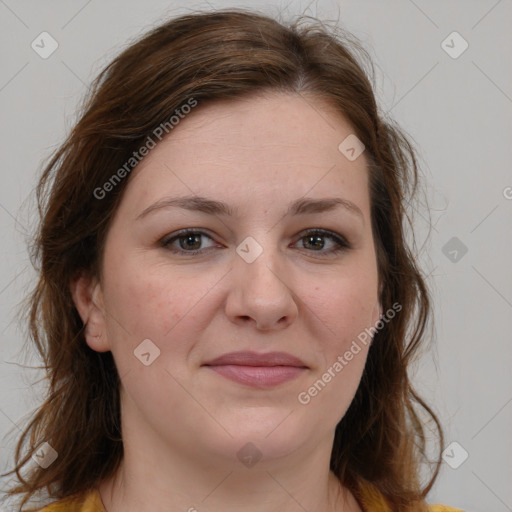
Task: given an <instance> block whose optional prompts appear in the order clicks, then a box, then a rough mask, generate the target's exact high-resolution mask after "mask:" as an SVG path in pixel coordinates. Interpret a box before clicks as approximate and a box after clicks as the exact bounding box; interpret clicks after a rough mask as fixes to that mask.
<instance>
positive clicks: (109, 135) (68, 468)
mask: <svg viewBox="0 0 512 512" xmlns="http://www.w3.org/2000/svg"><path fill="white" fill-rule="evenodd" d="M374 77H375V73H374V67H373V64H372V62H371V58H370V56H369V54H368V52H367V51H366V50H365V49H364V48H363V46H362V45H361V43H360V42H359V41H358V40H357V39H356V38H355V37H354V36H352V35H350V34H349V33H347V32H346V31H344V30H342V29H341V28H340V27H339V26H338V25H336V24H335V25H334V26H330V27H328V26H327V25H326V24H325V23H320V22H318V20H315V19H314V18H313V19H312V18H310V17H307V16H301V17H298V18H297V19H296V20H295V21H293V23H288V24H284V23H280V22H278V21H277V20H275V19H272V18H270V17H267V16H265V15H263V14H260V13H256V12H252V11H248V10H244V9H229V10H220V11H213V12H196V13H193V14H187V15H183V16H181V17H178V18H175V19H172V20H170V21H167V22H166V23H164V24H162V25H160V26H158V27H157V28H154V29H152V30H151V31H150V32H149V33H147V34H146V35H144V36H143V37H142V38H140V39H139V40H138V41H137V42H135V43H133V44H131V45H130V46H129V47H128V48H126V49H125V50H124V51H123V52H122V53H121V54H120V55H119V56H118V57H117V58H115V60H113V61H112V62H111V63H110V64H109V65H108V66H106V68H105V69H104V70H103V71H102V72H101V73H100V74H99V76H98V77H97V78H96V80H95V81H94V82H93V84H92V87H91V89H90V91H89V95H88V97H87V99H86V101H85V102H84V104H83V106H82V112H81V117H80V119H79V121H78V122H77V124H76V125H75V127H74V128H73V130H72V131H71V133H70V135H69V136H68V137H67V139H66V140H65V142H64V143H63V145H62V146H61V147H60V148H59V149H58V150H57V151H56V153H55V154H54V155H53V156H52V157H51V159H50V160H49V162H48V164H47V166H46V167H45V168H44V171H43V174H42V176H41V178H40V181H39V184H38V187H37V201H38V205H39V214H40V225H39V227H38V232H37V237H36V241H35V244H34V246H33V248H32V257H33V262H34V264H35V266H36V268H37V271H38V276H39V280H38V282H37V284H36V286H35V288H34V290H33V293H32V294H31V296H30V297H29V310H30V312H29V317H30V319H29V326H30V335H31V336H30V337H31V340H32V341H33V343H34V344H35V347H36V348H37V350H38V352H39V353H40V355H41V357H42V360H43V362H44V366H43V367H44V369H45V370H46V372H47V377H48V386H49V387H48V391H47V396H46V397H45V398H46V399H45V401H44V403H43V404H42V406H41V407H40V408H38V410H37V411H36V412H35V413H34V416H33V418H32V419H31V420H30V422H29V423H28V425H27V426H26V428H25V430H24V431H23V434H22V435H21V437H20V438H19V440H18V443H17V448H16V453H15V456H14V457H15V461H14V465H15V467H14V469H13V470H12V471H10V472H9V473H7V474H14V473H16V477H17V483H16V486H13V487H12V488H11V489H10V490H9V491H8V494H9V496H14V495H20V494H21V495H22V497H23V499H22V500H20V501H21V504H20V510H21V509H22V507H23V506H24V505H25V504H26V503H27V502H28V501H29V500H30V499H31V497H33V496H34V495H35V494H36V493H38V492H41V491H43V490H46V491H47V492H48V494H49V496H50V497H51V498H55V499H61V498H64V497H67V496H69V495H72V494H75V493H82V492H87V491H89V490H91V489H93V488H95V487H96V486H97V485H98V483H99V482H100V481H101V480H102V479H104V478H107V477H109V476H110V475H112V473H113V472H115V471H116V469H117V468H118V466H119V463H120V461H121V460H122V457H123V444H122V434H121V426H120V403H119V386H120V380H119V376H118V373H117V370H116V367H115V364H114V360H113V357H112V354H111V353H110V352H105V353H99V352H96V351H94V350H92V349H90V348H89V347H88V345H87V343H86V342H85V338H84V325H83V323H82V321H81V319H80V316H79V315H78V312H77V310H76V308H75V306H74V303H73V300H72V297H71V292H70V283H71V282H72V281H73V280H74V278H75V277H76V276H77V274H78V273H79V272H87V273H89V274H90V275H94V276H100V272H101V261H102V248H103V245H104V241H105V235H106V233H107V230H108V228H109V224H110V221H111V219H112V217H113V214H114V212H115V211H116V208H117V206H118V204H119V201H120V199H121V197H122V194H123V190H124V188H125V187H126V185H127V183H128V181H129V176H128V177H126V178H125V179H122V180H119V183H116V186H115V187H111V188H112V190H109V192H108V193H106V194H103V195H104V197H102V198H98V197H97V195H98V194H95V193H94V191H95V190H97V189H98V187H100V188H101V187H103V185H104V184H105V183H106V182H107V181H108V180H109V179H110V178H111V177H112V176H113V174H114V173H116V171H117V170H118V169H119V168H121V166H123V164H125V162H127V161H128V160H129V159H130V157H131V156H132V154H133V152H134V151H137V150H138V149H139V148H140V147H141V146H142V145H143V144H144V141H146V140H147V137H148V136H150V135H151V134H152V133H154V130H155V128H157V127H158V126H159V125H160V124H161V123H163V122H165V121H168V120H169V119H170V117H171V116H172V115H173V114H174V113H175V112H176V111H177V110H178V109H179V108H180V106H183V105H184V104H186V103H187V102H190V101H191V100H192V99H193V100H195V101H197V104H198V107H197V108H201V105H204V104H206V103H208V102H212V101H215V100H220V99H230V98H238V97H242V96H244V95H250V94H253V93H257V92H261V91H263V90H276V91H281V92H287V93H292V94H300V95H302V94H304V95H306V94H307V95H308V96H309V97H317V98H321V99H324V100H326V101H327V102H329V104H330V105H331V106H332V108H333V109H334V110H335V111H337V112H339V113H340V114H341V115H343V116H345V118H346V119H347V120H348V121H349V122H350V124H351V125H352V127H353V130H354V132H355V134H356V135H357V137H358V138H359V139H360V140H361V141H362V142H363V143H364V145H365V147H366V149H365V155H366V158H367V161H368V173H369V194H370V200H371V221H372V230H373V237H374V240H375V246H376V253H377V264H378V275H379V282H380V285H381V293H380V300H381V305H382V308H383V311H387V310H388V309H389V308H390V307H391V306H392V304H393V303H395V302H398V303H399V304H401V305H402V310H401V311H400V313H399V314H398V315H397V316H396V317H395V318H394V319H393V320H392V321H390V322H388V323H386V325H385V326H384V328H383V329H381V330H379V331H378V332H377V333H376V334H375V336H374V339H373V343H372V344H371V347H370V349H369V353H368V359H367V363H366V366H365V369H364V373H363V375H362V379H361V382H360V385H359V388H358V390H357V392H356V395H355V397H354V400H353V402H352V403H351V405H350V407H349V409H348V410H347V412H346V414H345V415H344V417H343V419H342V420H341V421H340V423H339V424H338V425H337V427H336V432H335V438H334V445H333V448H332V454H331V461H330V466H331V470H332V471H333V472H334V473H335V474H336V475H337V476H338V478H339V480H340V482H341V483H342V484H343V485H344V486H346V487H348V488H349V489H350V490H351V491H352V492H353V493H354V494H355V495H356V496H358V495H359V490H360V485H361V483H363V482H366V483H370V484H371V485H373V486H375V487H376V488H377V489H378V490H379V491H380V492H381V493H382V494H383V495H384V497H385V499H386V500H387V501H388V502H389V505H390V506H391V508H392V510H393V511H394V512H406V511H409V512H410V511H412V510H414V511H418V510H423V509H424V507H425V497H426V496H427V493H428V491H429V490H430V489H431V487H432V485H433V483H434V481H435V479H436V477H437V475H438V472H439V468H440V461H441V457H440V453H441V450H442V448H443V432H442V429H441V426H440V424H439V421H438V419H437V417H436V415H435V414H434V412H433V411H432V410H431V409H430V408H429V407H428V406H427V404H426V403H425V402H424V401H423V400H422V399H421V398H420V397H419V396H418V394H417V393H416V392H415V390H414V389H413V387H412V385H411V382H410V377H409V371H410V366H411V363H412V362H413V360H414V359H415V356H417V352H418V349H419V347H420V346H421V344H422V342H423V341H424V340H425V339H426V336H425V334H426V327H427V325H428V321H429V319H430V315H431V299H430V293H429V291H428V288H427V286H426V283H425V280H424V278H423V277H422V274H421V271H420V270H419V268H418V265H417V263H416V259H415V255H414V253H413V251H412V249H411V247H410V246H409V245H408V243H407V241H406V231H407V228H408V227H409V226H410V227H412V223H411V219H410V217H409V215H408V209H407V207H408V205H409V204H410V202H411V200H412V199H413V197H414V196H415V193H416V189H417V185H418V181H419V173H418V165H417V157H416V155H415V149H414V148H413V145H412V143H411V142H410V141H409V138H408V136H406V135H405V134H404V132H403V131H402V130H401V129H400V128H398V127H397V126H396V124H395V123H394V122H393V121H392V120H390V119H388V118H387V116H385V115H384V114H383V113H381V112H380V110H379V109H378V106H377V104H376V100H375V96H374V93H373V86H372V84H373V83H374V81H375V78H374ZM406 221H409V224H407V222H406ZM427 420H428V421H429V422H432V424H433V425H434V427H435V431H436V433H437V439H438V441H439V454H437V455H436V457H435V460H434V461H429V460H428V456H427V446H426V445H427V439H428V436H427V434H426V428H425V427H426V421H427ZM43 441H46V442H48V443H49V444H50V445H51V446H52V447H53V449H55V450H56V451H57V453H58V458H57V459H56V460H55V461H54V462H53V463H52V464H51V465H50V466H49V467H48V468H47V469H42V468H40V467H38V466H35V465H34V466H35V467H33V468H32V470H31V471H30V472H29V473H28V475H23V476H22V475H21V469H22V467H23V466H24V465H25V464H26V463H27V462H28V461H29V459H30V456H31V454H32V453H34V451H35V450H36V449H37V447H38V446H39V445H40V444H41V443H42V442H43ZM26 445H28V447H27V448H25V446H26ZM424 463H429V464H431V465H433V468H434V469H433V471H431V474H430V476H429V478H427V480H428V481H427V482H426V483H425V482H423V483H422V480H423V478H422V476H421V472H422V468H423V464H424Z"/></svg>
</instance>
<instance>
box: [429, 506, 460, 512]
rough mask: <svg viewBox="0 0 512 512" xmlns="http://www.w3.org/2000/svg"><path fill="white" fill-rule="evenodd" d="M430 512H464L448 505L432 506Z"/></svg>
mask: <svg viewBox="0 0 512 512" xmlns="http://www.w3.org/2000/svg"><path fill="white" fill-rule="evenodd" d="M429 512H464V510H462V509H461V508H453V507H447V506H446V505H430V506H429Z"/></svg>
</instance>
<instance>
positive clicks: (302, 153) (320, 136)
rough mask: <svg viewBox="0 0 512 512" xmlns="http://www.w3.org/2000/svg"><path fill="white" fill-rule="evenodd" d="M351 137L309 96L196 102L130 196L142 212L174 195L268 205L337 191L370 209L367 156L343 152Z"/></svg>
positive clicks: (328, 108)
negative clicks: (151, 203)
mask: <svg viewBox="0 0 512 512" xmlns="http://www.w3.org/2000/svg"><path fill="white" fill-rule="evenodd" d="M353 134H354V129H353V127H352V126H351V125H350V123H349V122H348V121H347V119H346V118H345V117H344V116H343V115H341V114H340V113H339V112H337V111H335V109H334V107H333V106H332V105H330V104H329V103H328V102H326V101H325V100H323V99H320V98H318V97H312V96H310V95H303V94H291V93H289V94H288V93H280V92H279V93H277V92H271V93H268V92H267V93H260V94H257V95H253V96H251V97H245V98H241V99H237V100H234V101H233V100H226V101H224V100H223V101H216V102H214V103H206V104H204V105H201V103H200V102H199V103H198V106H197V107H195V109H194V110H193V111H192V112H191V113H190V114H188V115H187V116H185V117H184V118H183V119H181V121H180V122H179V124H177V125H175V126H174V128H173V129H172V131H171V132H170V133H169V135H167V136H166V137H165V138H164V139H163V141H162V142H159V143H158V144H157V145H156V147H155V148H154V149H152V150H151V151H150V152H149V154H148V155H147V156H146V157H144V159H143V160H142V161H141V163H140V164H139V165H138V166H137V167H136V169H135V170H134V171H133V176H132V177H131V180H132V182H133V183H134V184H135V183H136V184H137V185H136V186H133V187H132V186H131V185H129V186H128V190H127V191H126V194H127V195H128V196H129V198H128V199H129V200H131V199H134V200H136V202H137V203H138V206H139V207H143V205H144V204H145V203H147V202H148V201H150V200H152V199H154V200H156V199H158V198H159V197H160V196H162V195H163V194H164V193H169V194H171V193H172V194H173V195H176V193H177V192H178V193H183V194H191V193H195V194H198V195H204V196H211V195H215V196H216V198H217V199H220V200H224V201H226V202H229V203H231V204H236V203H241V204H244V203H245V204H247V202H248V201H249V202H250V201H251V200H255V199H256V198H258V199H259V201H260V204H262V203H265V202H267V205H268V206H269V207H270V206H271V205H272V204H274V203H275V200H276V197H282V198H284V197H285V196H290V198H292V197H293V199H296V198H297V197H300V196H303V195H306V194H307V195H308V196H318V197H320V196H323V195H329V196H332V195H335V194H336V193H337V192H339V193H340V194H343V196H344V197H347V196H351V200H353V201H354V202H359V206H360V208H361V209H365V208H367V207H368V198H367V165H366V159H365V155H364V152H363V154H362V155H361V156H360V157H358V158H357V159H355V160H353V161H350V160H349V159H347V157H346V156H345V155H344V154H343V153H342V152H341V151H340V149H339V145H340V143H342V141H344V140H345V139H346V138H347V137H349V136H351V135H352V136H353ZM269 196H270V197H269ZM265 198H267V201H265Z"/></svg>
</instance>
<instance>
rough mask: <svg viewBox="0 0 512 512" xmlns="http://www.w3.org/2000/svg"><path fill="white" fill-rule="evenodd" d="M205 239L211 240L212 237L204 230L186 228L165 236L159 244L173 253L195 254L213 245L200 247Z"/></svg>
mask: <svg viewBox="0 0 512 512" xmlns="http://www.w3.org/2000/svg"><path fill="white" fill-rule="evenodd" d="M205 239H208V240H211V242H213V240H212V238H211V237H210V236H209V235H207V234H206V233H205V232H204V231H198V230H194V229H186V230H183V231H180V232H178V233H175V234H173V235H171V236H168V237H165V238H164V239H163V240H162V241H161V246H162V247H164V248H166V249H168V250H169V251H171V252H174V253H180V254H197V253H200V252H204V251H205V250H207V249H210V248H212V247H213V245H210V246H208V247H201V245H203V244H204V243H205Z"/></svg>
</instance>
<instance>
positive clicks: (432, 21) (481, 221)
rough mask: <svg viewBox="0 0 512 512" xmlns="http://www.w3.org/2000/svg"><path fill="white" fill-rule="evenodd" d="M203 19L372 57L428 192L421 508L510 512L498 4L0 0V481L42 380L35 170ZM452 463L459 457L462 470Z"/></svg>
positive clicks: (508, 64)
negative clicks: (427, 482)
mask: <svg viewBox="0 0 512 512" xmlns="http://www.w3.org/2000/svg"><path fill="white" fill-rule="evenodd" d="M185 5H186V7H185ZM209 6H211V7H227V6H246V7H256V8H258V9H260V10H262V11H264V12H266V13H269V14H271V15H276V14H278V13H280V14H281V15H282V16H283V17H284V18H285V19H286V18H287V17H290V16H293V15H294V14H297V13H300V12H306V13H309V14H311V15H313V16H318V17H320V18H323V19H333V20H336V19H338V18H339V23H340V24H341V25H342V26H344V27H346V28H347V29H349V30H350V31H352V32H353V33H354V34H355V35H356V36H358V37H359V38H360V39H361V40H362V41H363V43H364V44H365V46H366V48H367V49H368V50H369V51H370V53H371V55H372V56H373V58H374V60H375V63H376V64H377V67H378V87H377V93H378V97H379V100H380V103H381V106H382V108H383V110H385V111H388V112H389V113H390V114H391V115H392V116H393V117H394V118H395V119H396V120H397V121H398V122H399V123H400V124H401V126H402V127H403V128H404V129H405V130H406V131H407V132H408V133H409V135H410V136H411V137H412V138H413V140H414V141H416V144H417V148H418V150H419V154H420V157H421V160H420V163H421V166H422V170H423V174H424V181H425V183H426V185H427V189H428V208H429V210H426V208H425V210H424V211H421V209H418V211H417V214H416V215H415V219H414V222H415V229H416V236H417V245H418V250H419V251H421V261H422V264H423V268H424V270H425V274H428V276H429V277H428V283H429V285H430V287H431V289H432V292H433V294H434V301H435V304H434V306H435V344H434V347H433V348H432V350H430V351H429V352H428V351H425V354H424V355H423V356H422V359H421V360H420V362H419V364H418V366H417V371H416V373H415V376H414V382H415V384H416V386H417V388H418V389H419V390H420V391H421V392H422V393H423V395H424V396H425V398H426V399H427V401H428V402H429V403H431V404H433V406H434V410H435V411H436V412H437V413H438V414H439V416H440V418H441V421H442V423H443V425H444V427H445V431H446V436H447V439H446V441H447V444H448V443H450V442H452V441H454V442H456V443H458V444H457V445H452V447H451V449H450V450H449V451H448V453H447V454H446V461H445V462H443V466H442V471H441V476H440V478H439V480H438V482H437V484H436V486H435V488H434V490H433V491H432V493H431V494H430V496H429V501H430V502H441V503H445V504H448V505H451V506H456V507H460V508H464V509H465V510H467V511H468V512H489V511H496V512H501V511H507V510H509V511H512V485H510V484H511V482H512V462H511V461H512V436H511V430H512V429H511V426H512V372H511V371H510V368H511V364H512V339H511V335H510V333H511V327H512V320H511V319H512V315H511V313H512V270H511V265H510V261H511V258H510V255H511V253H512V251H511V245H512V222H511V221H512V172H511V164H510V162H511V161H512V149H511V148H512V144H511V142H512V122H511V120H512V116H511V114H512V80H511V79H512V59H511V57H510V52H511V50H512V30H511V29H510V27H511V26H512V2H511V1H510V0H500V1H496V0H481V1H468V0H466V1H464V0H458V1H455V0H451V1H445V2H440V1H436V2H434V1H430V2H428V1H426V0H415V1H413V0H393V1H389V0H387V1H382V0H374V1H370V0H366V1H361V0H360V1H356V0H351V1H340V2H335V1H334V0H330V1H329V0H325V1H318V2H300V1H295V2H282V1H281V2H274V3H271V2H263V1H261V2H255V1H253V2H243V1H237V2H221V1H213V0H212V1H211V2H209V3H206V2H189V3H187V4H185V2H183V1H180V2H170V1H163V0H150V1H145V2H142V1H139V2H137V1H134V0H130V1H126V0H124V1H122V0H109V1H100V0H89V1H87V0H83V1H69V0H66V1H65V0H53V1H46V2H40V1H14V0H0V48H1V50H0V55H1V67H0V112H1V119H2V122H1V126H0V130H1V132H0V144H1V150H2V151H1V181H0V239H1V240H2V242H1V249H0V339H1V342H0V360H1V363H0V364H1V366H0V438H1V440H0V443H1V444H0V471H2V472H3V471H6V469H7V468H8V467H9V468H10V465H9V463H10V462H11V453H12V447H13V443H14V439H15V437H16V435H17V434H18V432H19V426H21V425H22V423H23V422H24V421H25V420H26V419H27V418H28V416H29V414H30V413H31V412H32V411H33V409H34V408H35V407H37V405H38V403H39V402H40V400H41V393H42V391H43V389H44V387H43V383H41V382H36V380H37V379H38V378H41V377H42V373H39V372H37V371H35V370H27V369H24V368H23V366H22V365H31V364H37V360H35V359H34V356H33V354H31V353H30V352H26V351H23V350H22V346H23V343H24V340H25V339H26V335H25V333H24V330H23V329H24V328H23V325H21V326H20V325H19V323H18V321H17V319H16V314H17V312H18V304H19V302H20V301H21V300H22V298H23V296H24V294H25V293H26V292H27V289H28V287H29V285H30V284H31V281H32V280H33V277H34V271H33V269H32V268H31V266H30V263H29V259H28V253H27V249H26V243H27V242H28V240H29V234H30V232H31V229H32V226H33V223H34V203H33V196H32V191H33V188H34V185H35V183H36V176H37V174H38V173H39V171H40V168H41V162H42V160H43V159H44V158H47V157H48V156H49V154H50V153H51V151H52V150H54V149H55V148H56V147H57V145H58V144H59V142H60V141H61V140H62V139H63V137H64V135H65V134H66V133H67V132H68V130H69V129H70V128H71V126H72V125H73V123H74V121H75V119H76V117H75V109H76V106H77V104H78V102H79V101H80V99H81V98H82V96H83V94H84V92H85V91H86V89H87V84H88V83H90V81H91V80H92V78H93V77H94V76H95V75H96V74H97V73H98V72H99V70H100V69H101V67H102V66H103V65H105V64H106V63H107V62H109V61H110V60H111V58H113V57H114V56H115V55H116V54H117V53H118V52H119V51H120V50H121V49H122V48H123V47H124V46H125V45H126V44H128V42H129V41H130V39H132V38H133V37H135V36H137V35H139V34H140V33H142V32H143V31H145V30H147V29H148V28H150V27H151V26H153V25H156V24H158V23H159V22H160V21H161V20H162V19H163V18H165V17H168V16H174V15H178V14H182V13H184V12H186V11H189V10H190V9H191V8H208V7H209ZM43 31H47V32H49V33H50V34H51V36H52V37H53V38H54V39H55V40H56V41H57V42H58V45H59V46H58V49H57V50H56V51H55V52H54V53H53V54H52V55H51V56H50V57H49V58H47V59H42V58H41V57H40V56H39V55H38V54H37V53H36V52H35V51H34V50H33V49H32V48H31V43H32V41H34V40H35V39H36V38H37V37H38V36H39V34H40V33H41V32H43ZM454 31H456V32H458V33H459V34H460V36H462V38H464V40H466V41H467V43H468V44H469V47H468V49H467V50H466V51H465V52H464V53H462V54H461V55H460V56H458V57H457V58H452V57H451V56H450V55H448V53H446V51H445V50H444V49H443V45H442V42H443V41H444V40H445V39H446V38H447V36H448V35H449V34H451V33H452V32H454ZM461 44H462V40H461V39H460V38H459V36H455V38H454V37H453V36H451V38H448V40H447V41H446V43H444V45H445V46H444V47H445V48H446V45H449V46H452V47H453V48H452V49H451V50H450V51H452V52H457V53H458V52H459V51H460V49H461V48H462V46H461ZM507 187H508V188H507ZM429 216H430V219H431V221H432V226H433V228H432V230H431V233H430V237H429V238H428V239H427V235H428V229H427V228H428V219H429ZM454 237H455V238H454ZM464 247H465V248H467V253H465V254H463V250H464ZM461 249H462V250H461ZM454 250H455V251H456V253H455V252H453V251H454ZM462 450H465V451H467V452H468V454H469V457H468V458H467V460H465V461H464V462H463V463H462V464H460V462H461V461H462V455H463V453H464V452H463V451H462ZM457 464H460V465H459V467H458V468H457V469H454V468H452V467H451V466H456V465H457ZM5 482H6V480H3V481H0V483H5ZM4 508H5V509H6V510H7V508H8V505H4Z"/></svg>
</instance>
